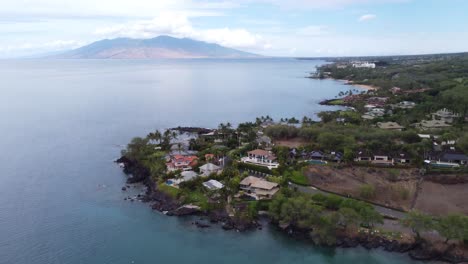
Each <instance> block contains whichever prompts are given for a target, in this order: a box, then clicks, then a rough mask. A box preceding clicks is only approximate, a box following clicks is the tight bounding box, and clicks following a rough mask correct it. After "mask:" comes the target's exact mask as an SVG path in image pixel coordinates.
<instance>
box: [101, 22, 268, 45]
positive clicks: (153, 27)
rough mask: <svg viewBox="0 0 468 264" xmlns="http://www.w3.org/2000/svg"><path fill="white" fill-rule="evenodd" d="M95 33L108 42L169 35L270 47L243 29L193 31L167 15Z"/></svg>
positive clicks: (258, 36)
mask: <svg viewBox="0 0 468 264" xmlns="http://www.w3.org/2000/svg"><path fill="white" fill-rule="evenodd" d="M94 33H95V34H96V35H98V36H100V37H106V38H115V37H130V38H152V37H156V36H159V35H170V36H174V37H187V38H193V39H197V40H202V41H207V42H214V43H217V44H220V45H223V46H227V47H232V48H243V49H251V50H264V49H268V48H270V47H271V45H270V44H269V43H268V42H267V41H266V40H265V39H264V38H263V37H262V36H260V35H258V34H254V33H251V32H249V31H248V30H246V29H243V28H227V27H226V28H210V29H197V28H194V27H193V26H192V23H191V22H190V20H189V18H188V17H187V16H186V15H184V14H181V13H164V14H161V15H160V16H158V17H156V18H154V19H151V20H141V21H136V22H131V23H126V24H120V25H113V26H109V27H104V28H98V29H96V31H95V32H94Z"/></svg>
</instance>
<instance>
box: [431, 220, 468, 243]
mask: <svg viewBox="0 0 468 264" xmlns="http://www.w3.org/2000/svg"><path fill="white" fill-rule="evenodd" d="M435 228H436V230H437V231H438V232H439V234H441V235H442V236H444V237H445V239H446V240H445V243H447V242H448V241H449V240H451V239H457V240H463V239H467V237H466V236H467V232H468V231H467V230H468V217H466V216H464V215H460V214H450V215H447V216H445V217H442V218H441V219H440V221H439V223H438V224H437V225H436V226H435Z"/></svg>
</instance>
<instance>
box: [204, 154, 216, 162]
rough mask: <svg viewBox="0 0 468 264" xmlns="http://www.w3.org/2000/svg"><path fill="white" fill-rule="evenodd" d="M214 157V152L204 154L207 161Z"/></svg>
mask: <svg viewBox="0 0 468 264" xmlns="http://www.w3.org/2000/svg"><path fill="white" fill-rule="evenodd" d="M214 157H215V155H214V154H211V153H208V154H205V160H206V161H208V162H210V161H212V160H213V159H214Z"/></svg>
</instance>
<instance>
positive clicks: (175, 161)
mask: <svg viewBox="0 0 468 264" xmlns="http://www.w3.org/2000/svg"><path fill="white" fill-rule="evenodd" d="M197 162H198V157H197V156H191V155H172V156H170V159H169V161H168V162H167V163H166V167H167V170H168V171H176V170H181V171H188V170H192V168H193V167H194V166H195V165H197Z"/></svg>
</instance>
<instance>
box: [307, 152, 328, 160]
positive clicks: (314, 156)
mask: <svg viewBox="0 0 468 264" xmlns="http://www.w3.org/2000/svg"><path fill="white" fill-rule="evenodd" d="M310 158H311V159H314V160H322V159H324V158H325V154H324V153H323V152H322V151H312V152H311V153H310Z"/></svg>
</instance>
